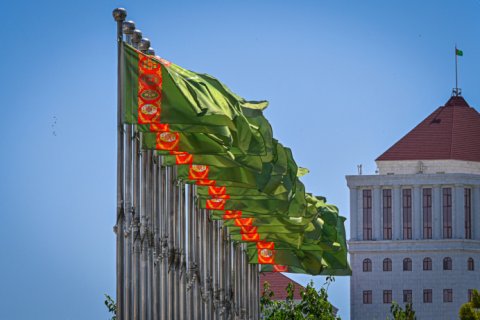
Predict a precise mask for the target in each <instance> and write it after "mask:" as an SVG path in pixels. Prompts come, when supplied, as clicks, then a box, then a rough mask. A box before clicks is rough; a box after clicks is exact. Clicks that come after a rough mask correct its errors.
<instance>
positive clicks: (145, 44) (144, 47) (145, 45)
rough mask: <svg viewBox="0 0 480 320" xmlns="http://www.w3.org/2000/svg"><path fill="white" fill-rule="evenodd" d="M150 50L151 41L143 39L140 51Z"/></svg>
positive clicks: (139, 47) (139, 46)
mask: <svg viewBox="0 0 480 320" xmlns="http://www.w3.org/2000/svg"><path fill="white" fill-rule="evenodd" d="M148 48H150V40H148V39H147V38H143V39H142V40H141V41H140V44H139V45H138V49H139V50H140V51H147V50H148Z"/></svg>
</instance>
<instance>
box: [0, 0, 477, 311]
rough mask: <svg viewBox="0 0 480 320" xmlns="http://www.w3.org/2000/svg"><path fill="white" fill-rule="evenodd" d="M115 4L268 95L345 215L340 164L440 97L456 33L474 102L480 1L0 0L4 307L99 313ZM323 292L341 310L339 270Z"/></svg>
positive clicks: (172, 54)
mask: <svg viewBox="0 0 480 320" xmlns="http://www.w3.org/2000/svg"><path fill="white" fill-rule="evenodd" d="M118 6H123V7H125V8H127V10H128V13H129V18H130V19H132V20H134V21H135V22H137V26H138V27H139V28H140V29H141V30H143V32H144V34H145V35H146V36H147V37H149V38H150V39H151V40H152V45H153V47H154V48H155V49H156V50H157V53H158V54H159V55H161V56H162V57H164V58H167V59H169V60H172V61H174V62H176V63H177V64H179V65H182V66H184V67H186V68H189V69H192V70H194V71H198V72H206V73H209V74H212V75H214V76H216V77H217V78H219V79H221V80H222V81H223V82H224V83H226V84H227V85H228V86H230V88H231V89H233V90H234V91H235V92H237V93H238V94H240V95H242V96H244V97H245V98H247V99H267V100H269V101H270V103H271V104H270V107H269V108H268V111H266V115H267V117H268V118H269V119H270V121H271V123H272V125H273V128H274V133H275V136H276V137H277V138H278V139H279V140H280V141H281V142H283V143H284V144H285V145H287V146H290V147H291V148H292V149H293V151H294V155H295V158H296V160H297V162H298V163H299V164H300V165H301V166H305V167H308V168H309V169H310V170H311V173H310V174H309V175H308V176H306V177H305V178H304V179H303V180H304V182H305V183H306V186H307V189H308V191H310V192H313V193H316V194H320V195H325V196H326V197H327V198H328V200H329V201H330V202H331V203H334V204H336V205H338V207H339V208H340V210H341V212H342V214H343V215H345V216H346V217H347V218H348V217H349V196H348V189H347V187H346V182H345V178H344V176H345V175H347V174H355V173H356V166H357V164H363V165H364V173H373V172H374V171H375V164H374V159H375V158H376V157H377V156H378V155H380V154H381V153H382V152H383V151H384V150H386V149H387V148H388V147H389V146H390V145H392V144H393V143H394V142H395V141H397V140H398V139H399V138H401V137H402V136H403V135H404V134H405V133H406V132H408V131H409V130H410V129H411V128H413V126H415V125H416V124H417V123H418V122H419V121H420V120H422V119H423V118H424V117H426V116H427V115H428V114H429V113H430V112H432V111H433V110H434V109H435V108H436V107H438V106H439V105H441V104H443V103H444V102H446V101H447V99H448V98H449V96H450V93H451V89H452V87H453V86H454V55H453V50H454V45H455V43H457V45H458V47H459V48H460V49H462V50H463V52H464V57H461V58H459V60H460V61H459V62H460V64H459V71H460V87H462V89H463V93H464V97H465V98H466V99H467V101H468V102H469V103H470V105H472V106H478V105H479V104H480V90H478V84H479V77H480V76H479V75H480V63H479V61H480V41H479V40H478V39H479V34H480V16H479V13H480V1H478V0H475V1H474V0H464V1H453V0H444V1H413V0H410V1H369V0H366V1H306V0H296V1H278V0H264V1H258V0H257V1H253V0H246V1H245V0H242V1H240V0H238V1H220V0H218V1H211V0H204V1H184V0H178V1H168V2H167V1H93V0H85V1H2V2H1V4H0V18H1V19H0V21H1V24H2V30H3V33H2V40H1V41H2V45H1V46H0V47H1V53H0V54H1V59H0V68H1V73H0V92H1V98H2V99H1V100H2V104H1V110H2V120H3V121H2V125H1V126H0V136H1V139H0V150H2V151H1V157H0V179H1V180H0V181H1V183H0V262H1V263H0V274H1V275H2V276H1V279H2V283H1V285H0V319H48V320H55V319H62V320H65V319H78V320H85V319H106V318H107V312H106V308H105V307H104V305H103V293H110V294H114V292H115V281H114V280H115V275H114V271H115V268H114V267H115V242H114V240H115V238H114V234H113V232H112V226H113V225H114V223H115V203H116V201H115V166H116V163H115V161H116V157H115V152H116V145H115V144H116V139H115V134H116V130H115V124H116V114H115V112H116V100H115V99H116V91H115V90H116V49H115V23H114V22H113V19H112V17H111V12H112V9H113V8H115V7H118ZM54 132H55V135H54ZM348 226H349V224H348V221H347V231H348V229H349V228H348ZM295 279H297V280H299V281H300V282H301V283H306V282H307V281H308V280H309V279H310V277H306V276H302V277H296V278H295ZM315 281H316V283H318V284H321V283H322V282H323V279H322V278H315ZM330 295H331V299H332V301H333V303H334V304H335V305H336V306H337V307H339V308H340V315H341V316H342V318H343V319H348V318H349V287H348V278H340V277H339V278H337V281H336V283H335V284H333V285H332V286H331V287H330Z"/></svg>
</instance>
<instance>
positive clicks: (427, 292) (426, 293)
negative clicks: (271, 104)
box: [423, 289, 432, 303]
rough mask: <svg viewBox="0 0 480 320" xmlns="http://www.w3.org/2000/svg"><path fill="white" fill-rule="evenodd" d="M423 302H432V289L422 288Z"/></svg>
mask: <svg viewBox="0 0 480 320" xmlns="http://www.w3.org/2000/svg"><path fill="white" fill-rule="evenodd" d="M423 303H432V289H424V290H423Z"/></svg>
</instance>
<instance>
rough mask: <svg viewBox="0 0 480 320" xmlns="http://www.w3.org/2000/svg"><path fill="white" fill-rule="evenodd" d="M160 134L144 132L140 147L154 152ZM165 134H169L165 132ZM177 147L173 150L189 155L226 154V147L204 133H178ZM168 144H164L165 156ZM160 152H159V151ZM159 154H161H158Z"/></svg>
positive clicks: (167, 152) (212, 136) (167, 151)
mask: <svg viewBox="0 0 480 320" xmlns="http://www.w3.org/2000/svg"><path fill="white" fill-rule="evenodd" d="M158 134H161V133H153V132H144V133H143V139H142V147H143V148H144V149H151V150H155V149H157V148H158V145H157V142H158V139H157V135H158ZM167 134H169V133H168V132H167ZM176 139H178V141H179V142H178V145H177V146H176V147H175V148H174V150H180V151H183V152H188V153H191V154H209V155H213V154H219V155H226V154H228V148H227V146H225V145H223V144H222V142H221V141H220V140H218V139H216V138H215V136H214V135H211V134H204V133H191V132H178V138H176ZM168 145H169V144H168V143H166V148H167V149H166V150H164V151H165V152H166V154H169V150H168V148H169V146H168ZM159 151H160V150H159ZM160 153H161V152H160Z"/></svg>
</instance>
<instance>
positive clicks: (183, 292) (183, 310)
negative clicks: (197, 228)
mask: <svg viewBox="0 0 480 320" xmlns="http://www.w3.org/2000/svg"><path fill="white" fill-rule="evenodd" d="M179 190H180V199H179V200H180V212H179V213H180V215H179V216H180V243H179V244H180V248H179V252H180V283H179V285H180V290H179V291H180V314H179V319H187V267H186V255H185V250H186V246H185V241H186V235H187V234H186V231H187V230H186V222H187V221H186V220H187V215H186V210H185V209H186V205H185V184H184V183H182V182H180V185H179Z"/></svg>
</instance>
